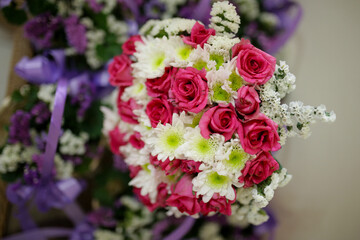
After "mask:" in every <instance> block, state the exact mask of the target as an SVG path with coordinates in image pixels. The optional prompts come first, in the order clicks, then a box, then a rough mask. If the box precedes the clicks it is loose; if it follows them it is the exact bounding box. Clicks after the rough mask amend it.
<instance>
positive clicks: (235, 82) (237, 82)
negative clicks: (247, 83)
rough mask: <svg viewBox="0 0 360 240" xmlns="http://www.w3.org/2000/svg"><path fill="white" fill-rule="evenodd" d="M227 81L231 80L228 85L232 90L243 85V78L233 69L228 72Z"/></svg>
mask: <svg viewBox="0 0 360 240" xmlns="http://www.w3.org/2000/svg"><path fill="white" fill-rule="evenodd" d="M229 81H230V82H231V84H230V87H231V89H232V90H234V91H237V90H238V89H239V88H241V86H242V85H243V79H242V78H241V77H240V76H239V75H237V74H236V72H235V71H233V72H232V73H231V74H230V77H229Z"/></svg>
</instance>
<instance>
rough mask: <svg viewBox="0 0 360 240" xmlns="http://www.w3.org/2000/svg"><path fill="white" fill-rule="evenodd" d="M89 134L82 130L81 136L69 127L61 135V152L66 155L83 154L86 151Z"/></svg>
mask: <svg viewBox="0 0 360 240" xmlns="http://www.w3.org/2000/svg"><path fill="white" fill-rule="evenodd" d="M88 140H89V134H88V133H86V132H81V133H80V135H79V136H76V135H75V134H73V133H72V132H71V131H70V130H69V129H67V130H66V131H65V132H64V133H63V135H62V136H61V137H60V141H59V143H60V152H61V153H62V154H65V155H83V154H84V153H85V151H86V142H87V141H88Z"/></svg>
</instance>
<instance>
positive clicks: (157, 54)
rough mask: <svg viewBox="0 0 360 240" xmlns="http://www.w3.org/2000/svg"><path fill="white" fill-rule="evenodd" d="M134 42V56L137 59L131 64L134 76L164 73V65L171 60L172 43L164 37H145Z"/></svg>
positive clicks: (153, 75)
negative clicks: (141, 40)
mask: <svg viewBox="0 0 360 240" xmlns="http://www.w3.org/2000/svg"><path fill="white" fill-rule="evenodd" d="M143 41H144V43H142V42H140V41H138V42H136V43H135V45H136V52H135V53H134V56H135V57H136V59H137V60H138V61H137V62H135V63H133V64H132V67H133V69H134V71H133V74H134V77H135V78H142V79H146V78H156V77H160V76H162V75H163V74H164V71H165V67H166V66H169V63H170V62H172V61H173V54H171V53H172V51H173V49H172V45H171V44H170V43H169V41H168V39H167V38H166V37H163V38H154V39H147V38H143Z"/></svg>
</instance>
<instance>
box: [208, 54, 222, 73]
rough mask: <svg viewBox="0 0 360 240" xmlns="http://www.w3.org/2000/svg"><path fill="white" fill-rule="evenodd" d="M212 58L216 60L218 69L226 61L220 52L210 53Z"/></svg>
mask: <svg viewBox="0 0 360 240" xmlns="http://www.w3.org/2000/svg"><path fill="white" fill-rule="evenodd" d="M210 60H213V61H215V62H216V70H218V69H219V68H220V66H221V65H223V63H224V57H223V56H221V55H218V54H210Z"/></svg>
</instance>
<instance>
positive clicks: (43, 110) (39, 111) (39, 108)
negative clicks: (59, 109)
mask: <svg viewBox="0 0 360 240" xmlns="http://www.w3.org/2000/svg"><path fill="white" fill-rule="evenodd" d="M30 113H31V115H32V117H34V118H35V123H36V124H43V123H45V122H47V121H48V120H49V118H50V116H51V112H50V110H49V107H48V106H47V104H46V103H44V102H38V103H37V104H36V105H35V106H34V107H33V108H32V109H31V110H30Z"/></svg>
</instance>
